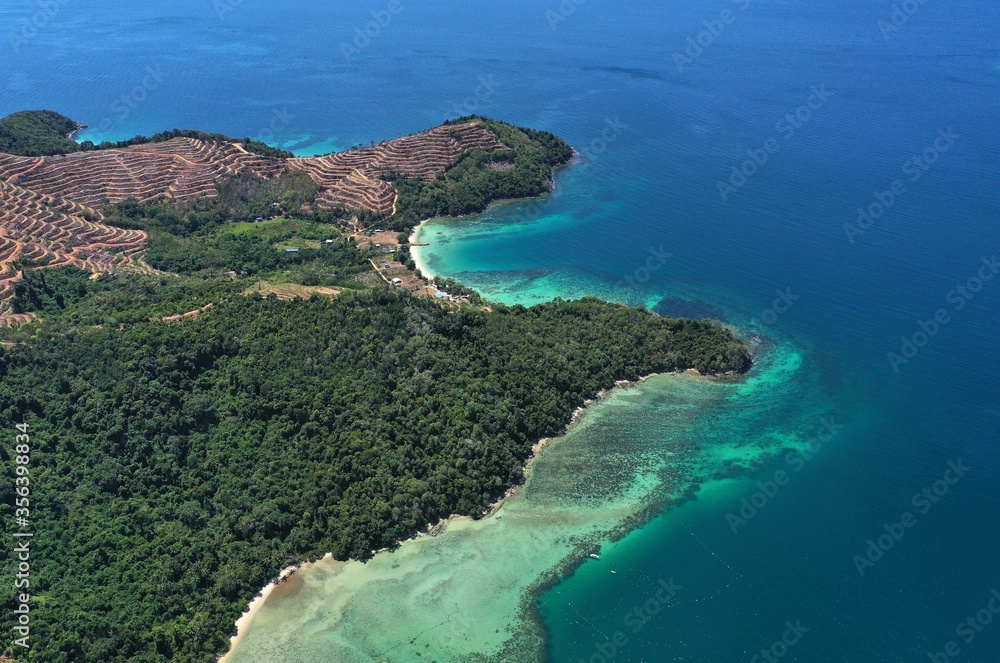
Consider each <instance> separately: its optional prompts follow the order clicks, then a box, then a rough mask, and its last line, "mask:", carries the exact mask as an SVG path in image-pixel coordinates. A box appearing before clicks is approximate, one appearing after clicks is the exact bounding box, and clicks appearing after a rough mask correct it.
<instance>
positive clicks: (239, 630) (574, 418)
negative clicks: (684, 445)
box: [216, 369, 701, 663]
mask: <svg viewBox="0 0 1000 663" xmlns="http://www.w3.org/2000/svg"><path fill="white" fill-rule="evenodd" d="M692 370H694V369H688V371H684V372H683V373H684V374H685V375H688V376H692V377H695V375H694V374H691V373H690V372H689V371H692ZM681 373H682V372H681V371H671V372H668V373H651V374H649V375H644V376H642V377H640V378H638V379H637V380H616V381H615V385H614V386H613V387H609V388H606V389H602V390H601V391H599V392H598V393H597V394H596V395H594V397H593V398H588V399H585V400H584V402H583V404H582V405H580V406H579V407H577V408H576V409H575V410H573V412H572V414H571V415H570V420H569V422H568V423H567V424H566V427H565V429H564V430H563V432H562V433H561V434H560V435H559V436H556V437H544V438H541V439H540V440H538V441H537V442H535V444H534V445H532V448H531V454H530V455H529V456H528V458H527V459H526V460H525V463H524V466H523V467H522V472H523V473H524V481H522V482H520V483H518V484H515V485H513V486H510V487H509V488H508V489H507V490H506V492H505V493H504V494H503V495H502V496H501V497H500V498H498V499H497V500H496V501H495V502H493V503H491V504H490V505H488V506H487V507H486V508H484V509H483V511H482V513H481V514H480V518H473V517H472V516H466V515H461V514H452V515H450V516H448V517H447V518H442V519H440V520H439V521H438V522H436V523H433V524H428V526H427V527H426V528H425V529H422V530H420V531H418V532H416V533H415V534H413V535H412V536H410V537H408V538H406V539H402V540H400V541H398V542H397V544H396V548H398V547H400V546H402V545H404V544H406V543H409V542H415V541H419V540H421V539H423V538H425V537H435V536H438V535H440V534H442V533H443V532H444V531H445V530H447V529H448V527H449V526H451V525H453V524H455V523H459V522H463V521H468V522H470V523H471V522H475V521H476V520H482V519H485V518H488V517H492V516H496V515H497V513H498V512H499V511H500V510H501V509H502V508H503V507H504V506H505V505H506V504H507V503H508V502H509V501H510V500H511V499H512V498H514V497H515V496H517V495H518V494H519V493H520V492H521V490H522V489H523V488H524V486H525V485H526V484H527V481H528V479H529V478H530V477H531V475H532V472H533V469H534V466H535V465H536V464H537V462H538V460H539V459H540V458H541V457H542V455H543V453H544V452H545V451H546V450H547V449H549V448H550V447H551V445H552V443H553V442H556V441H558V440H562V439H564V438H565V437H566V436H567V435H568V434H569V433H570V432H572V431H573V430H574V429H575V428H577V427H578V426H579V425H580V424H581V423H582V422H583V421H584V420H585V419H586V417H587V415H588V414H589V413H590V412H592V411H593V409H594V406H596V405H598V404H600V403H601V402H603V401H604V400H606V399H607V398H608V397H609V396H611V395H612V394H614V393H615V392H617V391H618V390H626V389H629V388H630V387H633V386H636V385H639V384H642V383H643V382H645V381H647V380H649V379H650V378H652V377H655V376H657V375H668V374H681ZM697 377H701V376H700V374H698V375H697ZM387 550H388V549H387V548H383V549H382V550H379V551H376V554H379V553H383V552H385V551H387ZM328 561H333V562H338V563H339V564H347V563H350V562H352V561H354V560H346V561H339V560H334V559H333V555H332V554H331V553H329V552H328V553H326V554H325V555H323V556H322V557H320V558H319V559H316V560H310V561H305V562H300V563H298V564H295V565H292V566H289V567H286V568H285V569H283V570H282V571H281V573H280V574H279V575H278V577H277V578H276V579H274V580H272V581H271V582H270V583H268V584H267V585H266V586H264V587H263V588H262V589H261V590H260V591H259V592H258V593H257V595H256V596H255V597H254V599H253V600H252V601H251V602H250V603H249V604H248V605H247V607H246V608H245V609H244V611H243V614H242V615H240V617H239V619H237V620H236V624H235V628H236V633H235V634H234V635H233V636H232V637H231V638H230V641H229V649H228V650H227V651H226V652H225V653H224V654H222V655H221V656H219V657H218V658H217V659H216V663H228V662H229V661H231V660H232V656H233V654H234V652H235V650H236V647H237V646H238V645H239V643H240V642H241V641H242V639H243V637H244V636H245V635H246V633H247V631H248V629H249V627H250V625H251V624H252V623H253V621H254V619H255V618H256V616H257V614H258V613H259V612H260V610H261V609H262V608H263V607H264V604H265V603H266V601H267V599H268V597H269V596H270V595H271V593H272V592H273V591H274V590H275V589H276V588H277V587H278V585H280V584H282V583H284V582H285V581H287V580H288V579H289V578H290V577H291V576H292V575H293V574H294V573H296V572H297V571H300V570H305V569H306V568H308V567H311V566H314V565H318V564H320V563H323V562H328Z"/></svg>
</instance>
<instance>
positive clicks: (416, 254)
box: [409, 219, 437, 280]
mask: <svg viewBox="0 0 1000 663" xmlns="http://www.w3.org/2000/svg"><path fill="white" fill-rule="evenodd" d="M432 220H433V219H424V220H423V221H421V222H420V223H419V224H417V226H416V227H415V228H414V229H413V230H411V231H410V240H409V242H410V258H412V259H413V262H414V263H415V264H416V265H417V269H418V270H419V271H420V273H421V274H423V276H424V278H425V279H428V280H430V279H433V278H434V277H435V276H437V274H434V273H433V272H432V271H430V270H429V269H427V263H425V262H424V261H423V260H422V258H421V256H420V251H421V249H423V248H424V247H422V246H415V244H416V243H417V242H418V241H419V240H418V237H419V235H420V230H421V229H422V228H423V227H424V224H425V223H427V222H428V221H432Z"/></svg>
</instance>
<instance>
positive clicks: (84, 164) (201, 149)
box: [0, 138, 284, 207]
mask: <svg viewBox="0 0 1000 663" xmlns="http://www.w3.org/2000/svg"><path fill="white" fill-rule="evenodd" d="M282 168H284V163H283V162H282V160H281V159H272V158H267V157H262V156H259V155H256V154H250V153H248V152H247V151H246V150H244V149H243V148H242V147H240V146H239V145H236V144H234V143H215V142H206V141H200V140H196V139H194V138H174V139H172V140H168V141H166V142H163V143H150V144H144V145H135V146H133V147H128V148H125V149H120V150H119V149H114V150H97V151H93V152H74V153H72V154H64V155H58V156H47V157H18V156H12V155H0V180H4V181H7V182H10V183H12V184H17V185H18V186H20V187H23V188H25V189H30V190H32V191H36V192H38V193H41V194H45V195H50V196H58V197H61V198H65V199H67V200H71V201H74V202H78V203H81V204H83V205H88V206H90V207H99V206H100V205H101V204H102V201H104V200H107V201H108V202H111V203H116V202H120V201H122V200H125V199H127V198H136V199H137V200H139V201H146V200H152V199H153V198H157V197H159V196H168V197H170V198H174V199H176V200H187V199H190V198H193V197H195V196H199V195H214V193H215V181H216V180H217V179H218V178H219V177H221V176H223V175H227V174H235V173H240V172H243V171H247V170H249V171H252V172H254V173H256V174H258V175H263V176H270V175H273V174H275V173H277V172H279V171H280V170H282Z"/></svg>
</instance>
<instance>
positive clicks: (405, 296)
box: [0, 112, 750, 663]
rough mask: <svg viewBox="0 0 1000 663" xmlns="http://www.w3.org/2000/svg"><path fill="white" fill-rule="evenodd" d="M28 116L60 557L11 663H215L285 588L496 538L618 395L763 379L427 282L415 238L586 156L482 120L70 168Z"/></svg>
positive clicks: (158, 145) (684, 346)
mask: <svg viewBox="0 0 1000 663" xmlns="http://www.w3.org/2000/svg"><path fill="white" fill-rule="evenodd" d="M11 117H13V118H14V120H13V121H12V120H11ZM11 117H9V118H5V119H4V120H0V145H2V146H5V148H4V149H6V150H8V153H4V154H0V298H2V302H3V303H2V306H3V309H2V310H0V314H2V315H0V321H2V322H3V324H4V325H5V326H4V328H3V329H0V340H2V341H3V344H2V345H0V374H2V375H4V380H3V382H2V384H0V419H2V425H3V426H5V427H6V428H5V430H9V431H12V430H14V429H15V426H17V425H20V426H24V427H26V429H27V430H29V431H31V432H32V439H33V440H34V446H33V449H32V455H31V463H32V467H33V469H32V472H34V474H33V476H34V477H38V482H37V484H35V485H33V487H32V488H33V492H32V505H31V522H32V526H33V528H34V532H35V537H34V539H33V544H32V545H33V546H37V548H38V549H40V550H45V554H44V555H42V556H39V558H38V559H35V558H32V571H33V572H34V573H33V575H32V586H31V588H30V591H31V605H32V606H33V608H32V610H33V611H34V612H33V613H32V620H31V629H32V635H33V636H35V637H33V638H32V643H33V647H32V649H31V650H30V651H29V652H27V653H25V652H21V651H17V652H14V651H11V650H8V651H4V652H0V654H2V655H4V656H8V657H10V656H15V657H16V658H17V660H19V661H45V662H52V661H84V662H90V661H93V662H94V663H97V662H101V663H105V662H108V661H126V660H128V661H148V662H153V661H156V662H159V661H163V662H166V661H203V662H208V661H211V660H213V659H214V658H215V657H216V656H217V655H218V654H220V653H222V652H224V651H225V650H226V648H227V647H228V644H229V636H230V635H231V634H232V631H233V624H234V623H235V621H236V619H237V617H238V616H239V615H240V614H241V612H242V611H243V610H244V608H245V607H246V605H247V604H248V603H249V602H250V600H251V599H252V597H253V596H254V594H255V593H256V592H257V591H258V590H259V589H260V588H261V587H263V586H264V585H266V584H267V583H268V582H269V581H270V580H271V579H273V578H275V577H276V576H277V575H278V573H279V572H280V571H281V569H283V568H286V567H288V566H289V565H293V564H296V563H299V562H301V561H305V560H315V559H319V558H321V557H323V556H324V555H325V554H327V553H332V555H333V556H334V557H335V558H336V559H339V560H347V559H356V560H359V559H360V560H363V559H367V558H368V557H370V556H371V555H372V553H373V551H375V550H378V549H381V548H384V547H392V546H395V545H396V544H397V543H398V542H399V541H401V540H403V539H406V538H407V537H409V536H411V535H413V534H414V533H416V532H418V531H420V530H424V529H426V528H427V526H428V524H431V523H435V522H437V521H439V520H440V519H442V518H446V517H448V516H449V515H451V514H463V515H470V516H476V517H478V516H481V515H482V514H483V512H484V509H485V508H486V507H487V506H488V505H489V504H491V503H493V502H495V501H496V500H497V499H498V498H500V497H501V496H503V495H504V493H505V492H506V491H507V490H508V489H509V488H510V487H511V486H513V485H515V484H517V483H519V482H521V481H522V480H523V478H524V472H523V468H524V465H525V463H526V461H527V460H528V459H529V457H530V456H531V454H532V447H533V445H535V443H536V442H537V441H538V440H540V439H542V438H545V437H550V436H554V435H558V434H559V433H560V432H562V431H563V430H564V429H565V427H566V425H567V424H568V423H569V422H570V420H571V417H572V413H573V412H574V411H575V410H576V409H577V408H579V407H580V406H581V405H583V404H584V403H585V402H586V401H587V400H589V399H592V398H594V397H595V396H596V395H597V394H598V393H600V392H602V390H606V389H610V388H612V387H614V385H615V384H616V382H618V381H621V380H637V379H638V378H640V377H641V376H645V375H649V374H653V373H663V372H670V371H680V370H687V369H696V370H698V371H700V372H701V373H703V374H721V373H729V372H742V371H745V370H747V369H748V368H749V366H750V354H749V350H748V349H747V346H746V345H745V344H744V343H743V342H742V341H741V340H740V339H739V337H738V336H737V335H736V334H735V333H734V332H733V331H732V330H730V329H728V328H726V327H725V326H723V325H722V324H720V323H717V322H713V321H707V320H697V321H696V320H685V319H671V318H663V317H659V316H656V315H654V314H653V313H651V312H649V311H647V310H644V309H635V308H627V307H624V306H621V305H617V304H611V303H607V302H602V301H599V300H596V299H584V300H580V301H558V300H557V301H554V302H550V303H547V304H543V305H539V306H536V307H532V308H525V307H521V306H514V307H507V306H503V305H498V304H488V303H486V302H482V301H480V300H479V299H478V296H477V295H476V294H475V293H473V292H471V291H468V290H467V289H464V288H463V287H462V286H461V284H458V283H454V282H448V283H443V282H440V281H439V282H438V283H436V284H435V283H430V282H427V281H426V280H424V279H422V278H420V275H419V274H418V273H417V272H416V270H415V269H414V265H413V262H412V260H410V258H409V255H408V246H407V236H408V234H407V231H409V230H410V229H411V228H413V227H414V226H415V225H416V224H418V223H419V222H420V221H422V220H423V219H425V218H428V217H431V216H440V215H456V214H467V213H472V212H476V211H480V210H482V209H484V208H485V207H486V206H487V205H488V204H489V203H490V202H493V201H496V200H500V199H507V198H522V197H525V196H535V195H539V194H542V193H544V192H546V191H547V190H548V189H549V187H550V183H551V177H552V170H553V168H555V167H557V166H559V165H562V164H565V163H566V162H568V161H569V159H570V158H571V155H572V149H571V148H570V146H569V145H567V144H566V143H565V142H564V141H562V140H560V139H559V138H557V137H556V136H554V135H552V134H550V133H546V132H539V131H534V130H531V129H524V128H518V127H514V126H511V125H509V124H506V123H503V122H498V121H496V120H492V119H489V118H483V117H466V118H461V119H458V120H455V121H452V122H449V123H446V124H444V125H442V126H440V127H436V128H433V129H430V130H427V131H424V132H421V133H419V134H414V135H412V136H406V137H403V138H399V139H396V140H393V141H387V142H383V143H379V144H376V145H369V146H368V147H357V148H355V149H352V150H348V151H345V152H340V153H336V154H331V155H326V156H322V157H311V158H295V157H292V156H291V155H288V154H285V153H281V152H280V151H278V150H274V149H273V148H270V147H268V146H263V145H260V144H255V143H253V141H248V140H244V141H240V140H233V139H229V138H226V137H224V136H219V135H216V134H203V133H201V132H195V131H179V130H174V131H170V132H164V133H162V134H157V135H154V136H153V137H151V138H149V139H146V138H136V139H133V140H131V141H126V144H116V145H92V144H82V145H77V144H75V143H73V144H67V143H66V142H63V141H65V137H66V133H67V130H66V128H67V127H71V128H72V127H75V126H77V125H76V123H75V122H72V121H71V120H69V119H68V118H62V116H57V115H56V114H52V113H51V112H42V113H20V114H15V116H11ZM60 118H61V119H60ZM70 130H71V129H70ZM69 142H70V143H72V141H69ZM442 292H446V293H447V297H432V296H424V295H430V294H440V293H442ZM442 300H443V301H442ZM5 477H6V478H3V479H2V480H0V494H2V499H0V509H3V510H5V515H6V516H8V517H9V518H10V517H12V516H13V514H12V513H6V512H7V511H11V510H12V508H13V507H12V505H13V504H14V496H15V487H14V484H13V479H12V477H11V473H6V475H5ZM42 477H44V480H43V479H42ZM33 480H34V479H33ZM4 537H5V540H6V542H7V543H8V544H11V546H12V545H13V544H12V538H11V534H10V533H7V534H5V535H4ZM13 563H14V562H12V561H11V560H10V559H9V557H5V558H4V564H5V565H7V566H10V565H11V564H13ZM7 571H11V569H10V568H8V569H7ZM36 583H37V584H36ZM9 591H10V590H9ZM14 625H15V623H14V620H13V615H12V614H11V613H9V612H8V613H5V614H4V615H2V616H0V629H4V630H8V631H9V630H11V629H12V628H13V627H14Z"/></svg>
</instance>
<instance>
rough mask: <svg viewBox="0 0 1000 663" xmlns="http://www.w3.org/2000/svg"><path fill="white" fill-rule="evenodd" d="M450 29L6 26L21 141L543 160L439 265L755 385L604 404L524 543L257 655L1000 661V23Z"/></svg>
mask: <svg viewBox="0 0 1000 663" xmlns="http://www.w3.org/2000/svg"><path fill="white" fill-rule="evenodd" d="M426 5H427V6H425V5H424V4H419V5H418V4H411V3H410V2H408V0H385V2H382V1H373V2H367V1H366V2H339V3H326V2H315V1H312V0H307V1H304V2H300V3H297V4H296V5H295V6H294V7H291V6H289V5H287V4H284V3H276V2H266V1H265V0H214V1H213V0H199V1H192V0H179V1H178V2H174V3H170V4H169V6H164V5H163V4H162V3H153V2H146V1H138V2H133V3H128V4H127V5H121V4H119V3H111V2H107V1H106V0H104V1H94V2H90V3H87V4H76V3H70V2H66V1H64V0H52V1H51V2H40V3H39V2H21V1H17V2H4V3H2V4H0V18H2V22H0V23H2V25H3V26H4V30H3V34H2V35H0V40H2V42H3V43H0V64H3V65H4V66H3V67H0V89H2V90H3V94H2V95H0V114H6V113H8V112H14V111H17V110H23V109H40V108H48V109H52V110H56V111H59V112H61V113H63V114H65V115H68V116H70V117H72V118H73V119H75V120H77V121H79V122H83V123H85V124H87V125H89V128H88V129H87V130H86V131H84V132H83V133H82V134H81V135H80V136H79V138H80V139H81V140H88V139H89V140H95V141H100V140H105V139H107V140H117V139H121V138H127V137H130V136H132V135H135V134H137V133H142V134H151V133H154V132H156V131H160V130H163V129H168V128H174V127H179V128H197V129H201V130H204V131H217V132H221V133H226V134H229V135H233V136H237V137H244V136H249V137H252V138H257V139H259V140H265V141H267V142H269V143H272V144H275V145H278V146H281V147H283V148H285V149H290V150H294V151H296V152H297V153H299V154H317V153H324V152H329V151H332V150H338V149H345V148H348V147H350V146H352V145H356V144H367V143H369V142H370V141H380V140H383V139H387V138H394V137H396V136H399V135H403V134H407V133H411V132H414V131H418V130H421V129H424V128H428V127H430V126H434V125H436V124H438V123H440V122H441V121H443V120H444V119H446V118H449V117H457V116H459V115H465V114H470V113H479V114H485V115H490V116H493V117H496V118H498V119H502V120H505V121H509V122H512V123H515V124H519V125H524V126H530V127H534V128H538V129H545V130H549V131H553V132H555V133H556V134H558V135H560V136H562V137H563V138H565V139H566V140H568V141H569V142H570V143H572V144H573V145H574V146H575V147H576V148H577V149H578V150H579V151H580V152H581V158H580V159H579V160H578V161H577V162H576V163H574V164H573V165H571V166H569V167H566V168H564V169H562V170H560V171H559V173H558V174H557V178H556V179H557V189H556V192H555V193H554V194H553V195H552V196H550V197H548V198H545V199H540V200H537V201H527V202H519V203H511V204H504V205H498V206H494V207H493V208H491V209H490V210H489V211H487V212H486V213H485V214H482V215H477V216H474V217H469V218H465V219H460V220H441V221H433V222H430V223H427V224H425V225H424V226H423V227H422V228H421V230H420V239H421V241H425V242H428V243H429V246H427V247H424V248H421V249H420V260H421V262H422V264H423V265H425V269H426V270H427V271H430V272H433V273H437V274H442V275H446V276H450V277H454V278H457V279H459V280H461V281H463V282H465V283H467V284H469V285H471V286H473V287H475V288H476V289H477V290H479V291H480V292H482V293H483V294H484V295H485V296H487V297H488V298H491V299H494V300H496V301H501V302H505V303H511V304H513V303H523V304H531V303H535V302H540V301H546V300H549V299H552V298H554V297H563V298H568V297H578V296H586V295H594V296H598V297H602V298H605V299H609V300H611V301H622V302H627V303H630V304H633V305H643V306H647V307H649V308H651V309H653V310H656V311H657V312H659V313H661V314H664V315H685V316H696V317H712V318H716V319H720V320H723V321H725V322H727V323H730V324H733V325H736V326H737V327H739V328H740V329H741V330H743V331H744V332H746V333H747V334H752V335H754V337H755V338H759V340H755V341H754V343H755V345H756V347H757V349H758V357H757V365H756V366H755V368H754V370H753V371H752V372H751V373H750V375H748V376H747V377H746V378H744V379H743V380H742V381H740V382H737V383H724V384H716V383H711V382H707V381H703V380H698V379H695V378H688V377H679V376H666V377H660V378H654V379H651V380H649V381H647V382H645V383H643V384H641V385H637V386H633V387H631V388H629V389H627V390H621V391H619V392H615V393H613V394H612V395H611V396H609V398H608V399H606V400H605V401H603V402H601V403H600V404H598V405H596V406H594V407H592V408H591V410H590V411H589V412H588V414H587V415H586V416H585V417H584V418H583V421H582V422H581V423H580V424H579V425H578V426H577V427H576V428H574V429H573V431H572V432H570V434H569V435H567V436H566V437H565V438H563V439H561V440H559V441H558V442H557V443H554V444H553V445H551V447H550V448H549V449H547V450H546V451H545V452H544V453H543V454H542V456H541V459H540V460H539V462H538V463H537V464H536V466H535V467H534V470H533V475H532V478H531V480H529V482H528V485H527V486H526V487H525V489H524V490H523V491H522V493H521V494H520V495H519V496H518V498H515V500H512V502H511V503H510V504H509V505H507V506H505V507H504V509H506V510H507V512H508V513H509V514H510V515H509V516H505V515H504V513H501V514H499V515H500V516H501V518H500V519H497V518H495V517H494V518H492V519H486V520H484V521H476V522H474V523H473V522H465V521H457V523H456V524H454V525H453V526H450V527H449V528H448V529H447V530H446V531H445V532H444V533H443V534H442V535H440V536H438V537H424V538H423V539H422V540H418V541H417V542H416V543H414V544H409V545H408V546H403V547H402V548H401V549H400V550H399V551H396V552H394V553H390V554H385V555H380V556H378V557H376V560H374V561H373V562H372V563H371V564H369V565H367V566H363V565H360V564H356V565H350V564H349V565H338V566H335V567H334V566H330V567H321V566H319V565H317V566H316V568H314V569H307V570H304V571H303V572H300V574H296V575H297V576H299V578H298V580H296V581H295V583H293V584H290V585H288V586H287V587H285V588H284V589H283V590H282V593H281V594H280V595H276V597H275V599H274V601H273V602H272V601H270V600H269V602H268V604H265V608H264V609H263V610H262V611H261V613H260V616H259V617H258V620H257V622H255V623H254V624H253V625H251V627H250V628H249V629H248V631H247V634H246V638H245V639H244V640H243V641H241V644H240V648H239V649H238V650H237V651H236V652H235V653H234V654H235V655H234V657H233V660H235V661H243V660H246V661H250V660H258V661H259V660H267V661H310V662H312V661H318V660H329V661H355V660H357V661H366V660H391V661H396V660H399V661H416V660H423V661H427V660H437V661H449V660H462V659H468V658H469V656H468V654H470V653H471V652H482V653H484V654H492V655H494V657H495V659H496V660H511V661H525V660H546V661H553V662H556V661H558V662H560V663H561V662H564V661H565V662H572V663H577V662H578V661H581V660H582V661H586V662H588V663H600V662H602V661H610V660H615V661H630V662H637V663H642V662H646V663H650V662H653V661H689V662H706V663H708V662H712V663H717V662H720V661H764V660H771V659H774V660H779V659H780V660H788V661H809V662H825V661H831V662H834V661H836V662H844V661H849V662H868V661H887V662H896V661H900V662H902V661H926V660H933V661H944V662H947V661H959V660H961V661H970V662H981V663H990V662H993V661H997V660H1000V619H997V617H996V614H995V613H994V612H992V611H991V610H990V606H991V605H992V606H994V607H1000V601H997V600H993V599H994V596H995V595H994V591H995V590H1000V573H998V572H997V568H998V566H997V555H998V552H997V551H998V550H1000V527H998V520H997V504H998V502H1000V482H998V478H1000V452H998V449H997V445H998V442H1000V386H998V384H997V381H996V379H997V376H998V375H1000V353H998V352H997V351H996V342H997V338H998V337H997V331H996V325H997V321H998V312H1000V278H997V274H998V272H1000V266H998V265H997V263H996V256H997V254H998V253H1000V224H998V218H1000V217H998V212H1000V197H998V194H997V191H1000V174H998V169H997V154H998V149H1000V125H998V123H997V121H996V120H997V117H998V110H1000V102H998V99H1000V96H998V94H997V92H998V89H1000V29H998V28H1000V8H998V6H997V5H996V4H995V3H992V2H987V1H986V0H953V1H952V2H948V3H944V2H935V0H905V1H902V2H895V3H894V2H891V1H889V0H845V1H844V2H842V3H838V4H836V5H835V6H831V5H830V3H820V2H815V1H809V0H802V1H800V2H790V1H788V0H734V1H728V0H727V1H715V2H710V1H707V0H698V1H695V0H676V1H674V2H669V3H664V2H653V1H651V0H634V1H631V2H627V3H613V4H612V3H607V2H601V1H600V0H589V1H587V0H565V1H563V2H558V1H557V0H552V1H551V2H545V1H544V0H540V1H538V2H532V1H528V0H510V1H508V2H504V3H502V4H501V3H490V2H483V1H472V2H461V3H460V2H457V1H452V2H436V3H426ZM590 552H593V553H594V554H597V555H598V556H599V558H598V559H594V558H591V557H590V556H589V553H590ZM321 564H322V563H321ZM293 577H294V576H293ZM283 587H284V586H283ZM991 601H992V604H991ZM373 605H374V606H376V607H377V609H376V608H373V607H372V606H373ZM969 620H971V621H969ZM258 622H259V623H258ZM385 625H391V626H392V628H387V627H386V626H385ZM515 642H516V644H512V643H515ZM502 647H507V649H501V648H502ZM755 657H756V658H755Z"/></svg>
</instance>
